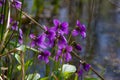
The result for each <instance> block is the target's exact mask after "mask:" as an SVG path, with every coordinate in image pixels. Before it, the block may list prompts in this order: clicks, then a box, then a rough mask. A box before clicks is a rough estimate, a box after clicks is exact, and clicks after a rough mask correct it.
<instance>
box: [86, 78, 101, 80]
mask: <svg viewBox="0 0 120 80" xmlns="http://www.w3.org/2000/svg"><path fill="white" fill-rule="evenodd" d="M84 80H100V79H98V78H85V79H84Z"/></svg>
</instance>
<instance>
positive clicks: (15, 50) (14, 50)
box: [0, 49, 18, 58]
mask: <svg viewBox="0 0 120 80" xmlns="http://www.w3.org/2000/svg"><path fill="white" fill-rule="evenodd" d="M17 51H18V50H17V49H13V50H10V51H9V52H7V53H6V54H1V53H0V54H1V55H0V58H1V57H3V56H7V55H9V54H11V53H14V52H17Z"/></svg>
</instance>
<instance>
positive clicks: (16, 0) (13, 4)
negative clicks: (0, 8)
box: [12, 0, 22, 9]
mask: <svg viewBox="0 0 120 80" xmlns="http://www.w3.org/2000/svg"><path fill="white" fill-rule="evenodd" d="M12 6H13V7H15V8H17V9H21V6H22V3H21V2H20V1H18V0H13V2H12Z"/></svg>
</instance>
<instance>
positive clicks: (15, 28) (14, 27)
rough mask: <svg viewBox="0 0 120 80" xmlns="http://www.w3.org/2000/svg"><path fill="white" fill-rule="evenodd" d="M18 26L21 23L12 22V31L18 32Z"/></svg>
mask: <svg viewBox="0 0 120 80" xmlns="http://www.w3.org/2000/svg"><path fill="white" fill-rule="evenodd" d="M10 22H11V21H10ZM18 24H19V22H17V21H13V22H12V30H15V31H17V30H18Z"/></svg>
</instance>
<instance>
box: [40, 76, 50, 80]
mask: <svg viewBox="0 0 120 80" xmlns="http://www.w3.org/2000/svg"><path fill="white" fill-rule="evenodd" d="M48 79H49V77H44V78H41V79H40V80H48Z"/></svg>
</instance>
